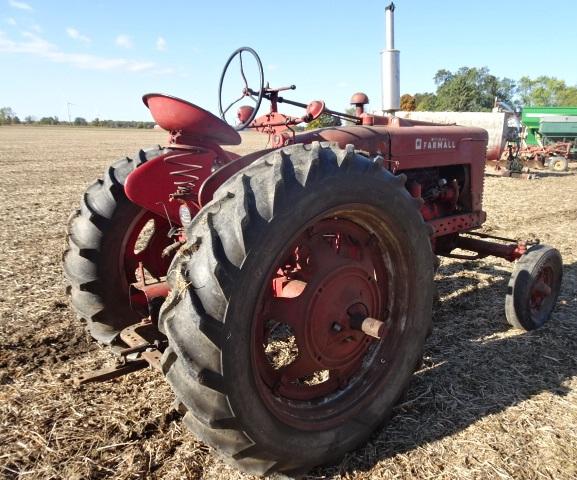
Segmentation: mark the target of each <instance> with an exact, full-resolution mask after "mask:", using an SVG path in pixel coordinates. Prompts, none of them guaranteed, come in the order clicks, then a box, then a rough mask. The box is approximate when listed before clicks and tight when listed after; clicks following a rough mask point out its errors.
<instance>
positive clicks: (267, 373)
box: [255, 219, 385, 401]
mask: <svg viewBox="0 0 577 480" xmlns="http://www.w3.org/2000/svg"><path fill="white" fill-rule="evenodd" d="M275 271H276V276H275V277H273V279H272V284H273V287H274V288H273V289H274V291H275V292H276V294H275V295H274V296H268V297H267V298H265V299H264V305H263V307H262V309H261V314H260V315H259V318H258V319H257V322H256V325H257V328H256V331H255V344H256V348H255V349H256V350H260V354H259V355H257V357H256V358H257V359H259V360H258V361H257V369H258V370H259V372H260V377H261V379H262V380H263V382H264V383H265V385H266V387H263V388H268V389H270V391H272V392H274V395H275V396H277V397H283V398H286V399H290V400H291V401H295V400H296V401H298V400H300V401H310V400H313V399H317V398H321V397H323V396H327V395H329V394H332V393H334V392H336V391H338V390H339V389H342V388H345V387H346V385H347V383H348V382H349V380H350V379H351V377H352V376H354V375H356V374H357V373H358V372H359V370H361V369H362V367H361V365H362V361H363V358H364V356H365V354H366V353H367V351H368V349H369V348H370V346H371V345H372V344H374V342H375V339H374V338H372V337H370V336H368V335H366V334H365V333H363V332H362V331H361V330H360V329H359V328H358V326H355V325H353V324H352V323H354V322H351V319H352V318H353V316H354V317H355V318H358V316H359V315H361V316H364V317H367V316H371V317H377V318H378V317H380V316H381V314H382V312H381V310H382V305H383V298H382V296H383V291H384V285H383V283H382V282H383V281H384V278H385V274H384V265H383V263H382V256H381V255H380V254H379V251H378V248H377V246H376V245H375V244H374V241H373V238H372V236H371V235H370V234H369V233H368V232H367V231H366V230H365V229H363V228H362V227H360V226H358V225H356V224H354V223H352V222H350V221H346V220H337V219H330V220H322V221H320V222H319V223H317V224H316V225H315V226H314V227H312V228H309V229H307V230H306V231H305V232H304V233H303V234H301V235H300V236H299V237H298V238H297V240H296V242H294V243H292V245H291V246H290V247H289V249H288V251H286V252H285V254H284V257H282V258H281V259H280V262H279V265H278V267H277V269H275ZM281 273H282V275H281ZM379 282H381V283H379ZM279 325H280V326H281V327H279ZM279 331H284V332H285V334H284V336H282V335H281V336H279V335H278V332H279ZM271 332H273V333H272V334H271ZM283 342H284V343H283ZM263 346H264V351H263ZM283 348H284V350H285V352H284V353H283V351H282V350H283ZM287 352H288V353H287ZM291 352H292V353H291Z"/></svg>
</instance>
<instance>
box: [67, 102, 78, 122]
mask: <svg viewBox="0 0 577 480" xmlns="http://www.w3.org/2000/svg"><path fill="white" fill-rule="evenodd" d="M71 106H76V105H74V103H70V102H66V108H67V110H68V124H69V125H72V117H71V115H70V107H71Z"/></svg>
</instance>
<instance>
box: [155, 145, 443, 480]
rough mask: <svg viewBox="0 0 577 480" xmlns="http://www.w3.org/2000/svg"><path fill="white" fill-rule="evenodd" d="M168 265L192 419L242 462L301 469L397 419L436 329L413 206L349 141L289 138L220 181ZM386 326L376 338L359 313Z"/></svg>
mask: <svg viewBox="0 0 577 480" xmlns="http://www.w3.org/2000/svg"><path fill="white" fill-rule="evenodd" d="M187 238H188V239H189V243H188V244H187V245H186V246H185V247H184V248H183V249H182V250H181V251H180V253H179V254H178V256H177V258H176V259H175V261H174V262H173V264H172V267H171V269H170V272H169V283H170V286H171V289H172V290H171V294H170V296H169V298H168V299H167V301H166V302H165V304H164V306H163V308H162V311H161V320H160V326H161V328H162V329H163V331H164V333H166V335H167V336H168V338H169V342H170V346H169V348H168V349H167V350H166V352H165V354H164V356H163V368H164V372H165V374H166V376H167V379H168V381H169V382H170V384H171V385H172V388H173V389H174V391H175V393H176V396H177V399H178V401H179V403H180V404H181V405H182V406H183V407H184V408H185V409H186V411H187V413H186V415H185V417H184V421H185V423H186V424H187V426H188V427H189V428H190V429H191V430H192V431H193V432H194V434H195V435H196V436H197V437H198V438H200V439H201V440H203V441H205V442H206V443H208V444H210V445H211V446H212V447H214V448H215V449H216V450H217V451H218V452H219V453H220V454H222V455H224V456H225V457H226V458H227V459H228V460H229V461H230V462H231V463H233V464H234V465H235V466H236V467H238V468H240V469H242V470H245V471H248V472H250V473H256V474H261V475H262V474H267V473H272V472H275V471H277V472H285V473H291V472H292V473H294V472H302V471H303V470H307V469H310V468H311V467H313V466H315V465H319V464H323V463H327V462H330V461H334V460H336V459H338V458H339V457H341V456H342V455H343V454H344V453H345V452H347V451H349V450H351V449H353V448H355V447H356V446H357V445H358V444H359V443H360V442H362V441H364V440H365V439H366V438H367V437H368V436H369V435H370V433H371V432H372V431H373V430H374V429H375V428H376V427H377V426H378V425H379V424H381V423H382V422H383V421H384V420H385V419H386V418H387V416H388V415H389V414H390V412H391V409H392V407H393V406H394V404H395V402H396V401H397V399H398V398H399V396H400V395H401V394H402V393H403V391H404V390H405V388H406V387H407V384H408V381H409V380H410V378H411V375H412V373H413V367H414V365H415V364H416V363H417V362H418V360H419V359H420V358H421V355H422V349H423V344H424V341H425V338H426V335H427V332H428V331H429V327H430V321H431V307H432V296H433V284H432V279H433V262H432V261H431V259H432V252H431V246H430V242H429V234H428V231H427V229H426V226H425V224H424V222H423V220H422V217H421V216H420V213H419V202H418V201H417V200H415V199H414V198H412V197H411V196H410V195H409V194H408V192H407V191H406V189H405V187H404V176H401V177H395V176H393V175H392V174H390V173H389V172H387V171H385V170H383V169H382V167H381V166H380V165H379V164H378V162H373V161H372V160H371V159H368V158H366V157H363V156H361V155H359V154H357V153H355V152H354V150H353V149H352V148H351V146H349V147H348V148H347V149H346V150H343V149H340V148H338V147H334V146H329V145H324V144H323V145H320V144H318V143H316V144H313V145H293V146H291V147H287V148H285V149H283V150H281V151H275V152H271V153H270V154H267V155H265V156H264V157H262V158H261V159H260V160H258V161H256V162H255V163H253V164H252V165H250V166H249V167H247V168H246V169H244V170H242V171H241V172H239V174H238V175H237V176H235V177H233V178H231V179H230V180H229V181H228V182H226V183H225V184H224V185H222V186H221V187H220V188H219V190H218V191H217V193H216V194H215V200H214V201H213V202H211V203H210V204H208V205H207V206H206V207H205V208H204V209H203V210H202V211H201V212H200V213H199V214H198V215H197V217H196V218H195V219H194V221H193V223H192V224H191V226H190V227H189V228H188V231H187ZM367 316H368V317H374V318H377V319H379V320H381V321H383V322H384V328H383V330H382V335H381V339H380V340H377V339H375V338H373V337H370V336H368V335H365V333H364V332H363V331H361V329H360V328H359V325H358V319H359V318H364V317H367Z"/></svg>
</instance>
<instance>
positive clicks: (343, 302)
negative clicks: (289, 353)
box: [305, 264, 379, 369]
mask: <svg viewBox="0 0 577 480" xmlns="http://www.w3.org/2000/svg"><path fill="white" fill-rule="evenodd" d="M312 287H313V288H314V290H313V292H312V293H311V295H310V300H309V301H308V308H307V309H306V315H305V319H306V339H307V340H308V342H307V348H308V349H310V352H311V356H312V357H313V358H314V359H315V360H316V361H317V362H318V363H319V366H321V367H323V368H327V369H339V368H341V369H342V368H344V367H346V366H348V365H349V364H350V363H351V362H352V361H354V360H355V359H356V358H357V357H358V356H359V354H362V353H363V352H364V351H365V350H366V347H367V345H368V343H369V342H370V338H369V337H367V336H366V335H365V334H364V333H363V332H361V331H359V330H355V329H353V328H352V326H351V322H350V313H349V312H350V311H351V309H352V308H353V307H356V308H360V309H363V310H364V311H365V312H367V314H368V312H377V311H378V307H379V292H378V290H377V285H376V282H375V281H374V278H373V277H372V276H369V275H368V272H367V271H366V270H365V269H364V268H361V267H359V266H357V265H355V264H351V265H345V266H342V267H339V268H336V269H334V270H332V271H331V272H330V273H327V275H326V276H325V277H324V278H323V279H322V280H321V281H320V282H319V283H318V284H317V285H314V286H312Z"/></svg>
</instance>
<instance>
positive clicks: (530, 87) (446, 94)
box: [401, 67, 577, 112]
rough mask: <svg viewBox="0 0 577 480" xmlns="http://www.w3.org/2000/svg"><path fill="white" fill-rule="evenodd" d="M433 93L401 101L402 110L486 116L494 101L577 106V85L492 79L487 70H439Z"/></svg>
mask: <svg viewBox="0 0 577 480" xmlns="http://www.w3.org/2000/svg"><path fill="white" fill-rule="evenodd" d="M433 80H434V81H435V86H436V91H435V92H434V93H433V92H424V93H415V94H409V93H406V94H404V95H403V96H402V97H401V110H405V111H412V110H419V111H440V112H444V111H449V112H488V111H490V110H491V109H492V108H493V106H494V103H495V99H498V100H499V101H501V102H505V103H508V104H509V105H511V106H512V107H518V108H522V107H524V106H525V107H545V106H548V107H561V106H562V107H569V106H577V85H575V86H570V85H567V84H566V83H565V81H564V80H559V79H557V78H555V77H548V76H545V75H542V76H540V77H537V78H535V79H531V78H529V77H522V78H521V79H520V80H518V81H515V80H511V79H510V78H506V77H503V78H499V77H496V76H495V75H492V74H491V73H490V71H489V69H488V68H487V67H482V68H474V67H473V68H470V67H462V68H460V69H458V70H457V71H454V72H451V71H449V70H444V69H443V70H439V71H438V72H437V73H436V75H435V76H434V78H433Z"/></svg>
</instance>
